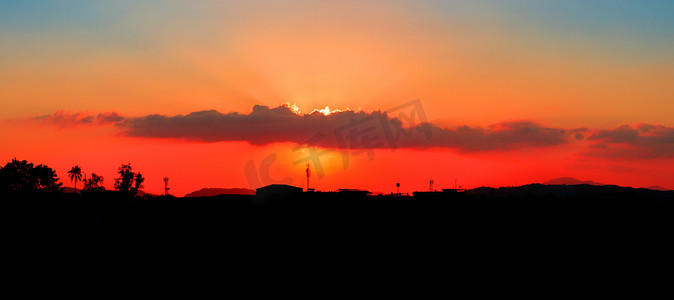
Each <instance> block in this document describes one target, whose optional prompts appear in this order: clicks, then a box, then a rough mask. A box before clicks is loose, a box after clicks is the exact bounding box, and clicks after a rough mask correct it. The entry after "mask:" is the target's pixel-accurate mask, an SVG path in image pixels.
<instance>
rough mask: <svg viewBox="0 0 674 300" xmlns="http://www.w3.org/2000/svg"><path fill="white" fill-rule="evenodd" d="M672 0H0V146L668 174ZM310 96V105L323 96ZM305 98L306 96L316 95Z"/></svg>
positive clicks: (294, 169)
mask: <svg viewBox="0 0 674 300" xmlns="http://www.w3.org/2000/svg"><path fill="white" fill-rule="evenodd" d="M672 16H674V1H669V0H663V1H655V0H650V1H622V0H612V1H608V0H607V1H601V0H597V1H575V0H567V1H561V0H560V1H545V0H536V1H534V0H531V1H529V0H520V1H507V0H503V1H120V0H118V1H1V0H0V100H1V101H2V102H1V103H2V109H1V110H0V139H1V141H2V142H1V143H2V144H1V145H2V147H0V162H1V163H2V164H3V165H4V163H6V162H8V161H10V160H11V159H12V158H15V157H16V158H18V159H25V160H28V161H31V162H33V163H36V164H39V163H43V164H47V165H49V166H50V167H52V168H54V169H55V170H56V171H57V173H58V175H59V176H60V178H61V180H62V182H63V183H64V185H65V186H72V182H71V181H70V180H69V179H67V178H66V172H67V171H68V170H69V169H70V168H71V167H72V166H74V165H79V166H80V167H82V170H83V171H84V172H85V173H87V174H91V173H97V174H100V175H102V176H103V177H104V178H105V181H104V185H105V186H106V187H107V188H108V189H111V188H112V185H113V183H114V178H115V177H116V170H117V167H119V166H120V165H121V164H122V163H131V165H132V166H133V169H134V171H139V172H141V173H142V174H143V175H144V177H145V178H146V182H145V190H146V191H147V192H150V193H157V194H159V193H162V192H163V184H164V183H163V181H162V178H163V177H169V178H170V187H171V188H172V190H171V192H172V193H173V194H174V195H177V196H183V195H185V194H186V193H189V192H191V191H194V190H197V189H200V188H204V187H222V188H235V187H246V188H255V187H259V186H261V185H266V184H271V183H288V184H292V185H296V186H301V187H305V186H306V179H305V178H306V177H305V169H306V163H311V168H312V177H311V185H312V187H315V188H317V189H319V190H334V189H337V188H359V189H367V190H370V191H374V192H383V193H390V192H393V191H395V183H396V182H400V183H401V192H412V191H414V190H426V189H428V183H429V180H430V179H433V180H434V181H435V187H436V188H438V189H439V188H451V187H454V184H455V180H456V182H457V183H458V185H461V186H462V187H464V188H474V187H479V186H510V185H515V184H518V185H522V184H528V183H536V182H545V181H547V180H550V179H553V178H557V177H574V178H578V179H581V180H592V181H596V182H600V183H606V184H617V185H622V186H634V187H648V186H654V185H658V186H662V187H665V188H669V189H674V171H672V170H674V117H673V116H674V18H672ZM326 107H329V109H325V108H326ZM317 110H322V111H317Z"/></svg>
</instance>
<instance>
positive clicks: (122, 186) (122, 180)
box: [115, 164, 145, 196]
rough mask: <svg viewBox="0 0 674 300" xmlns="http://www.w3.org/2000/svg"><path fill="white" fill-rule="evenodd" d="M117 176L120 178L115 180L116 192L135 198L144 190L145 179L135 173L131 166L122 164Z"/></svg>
mask: <svg viewBox="0 0 674 300" xmlns="http://www.w3.org/2000/svg"><path fill="white" fill-rule="evenodd" d="M117 174H119V177H117V178H116V179H115V190H118V191H120V192H124V193H128V194H130V195H131V196H135V195H136V193H138V191H139V190H140V189H142V188H143V182H144V181H145V178H143V175H141V174H140V173H134V172H133V171H132V168H131V164H122V166H120V167H119V169H117Z"/></svg>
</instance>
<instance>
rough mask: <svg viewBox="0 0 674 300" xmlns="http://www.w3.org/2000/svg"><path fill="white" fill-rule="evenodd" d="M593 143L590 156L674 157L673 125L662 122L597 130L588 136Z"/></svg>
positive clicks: (588, 152) (587, 153)
mask: <svg viewBox="0 0 674 300" xmlns="http://www.w3.org/2000/svg"><path fill="white" fill-rule="evenodd" d="M588 140H590V141H591V142H592V143H593V144H592V145H591V146H590V148H591V149H590V150H589V151H587V152H586V153H585V154H586V155H589V156H599V157H609V158H626V159H656V158H674V128H671V127H665V126H661V125H651V124H638V125H636V126H634V127H632V126H629V125H623V126H620V127H618V128H616V129H611V130H599V131H597V132H595V133H594V134H592V135H590V137H588Z"/></svg>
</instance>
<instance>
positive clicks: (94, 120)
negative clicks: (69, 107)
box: [35, 110, 124, 127]
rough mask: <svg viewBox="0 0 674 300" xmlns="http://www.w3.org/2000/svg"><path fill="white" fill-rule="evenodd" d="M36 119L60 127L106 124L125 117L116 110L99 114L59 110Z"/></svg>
mask: <svg viewBox="0 0 674 300" xmlns="http://www.w3.org/2000/svg"><path fill="white" fill-rule="evenodd" d="M35 119H37V120H41V121H44V122H48V123H51V124H54V125H57V126H60V127H70V126H78V125H105V124H112V123H117V122H120V121H122V120H124V118H123V117H122V116H120V115H119V114H118V113H116V112H106V113H100V114H97V115H89V114H86V113H82V112H78V113H71V112H67V111H62V110H59V111H57V112H55V113H54V114H51V115H46V116H40V117H36V118H35Z"/></svg>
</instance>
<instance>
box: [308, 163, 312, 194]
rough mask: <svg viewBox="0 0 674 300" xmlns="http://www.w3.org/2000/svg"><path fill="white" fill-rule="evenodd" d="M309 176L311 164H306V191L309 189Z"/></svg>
mask: <svg viewBox="0 0 674 300" xmlns="http://www.w3.org/2000/svg"><path fill="white" fill-rule="evenodd" d="M309 177H311V164H307V192H308V191H309Z"/></svg>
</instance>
